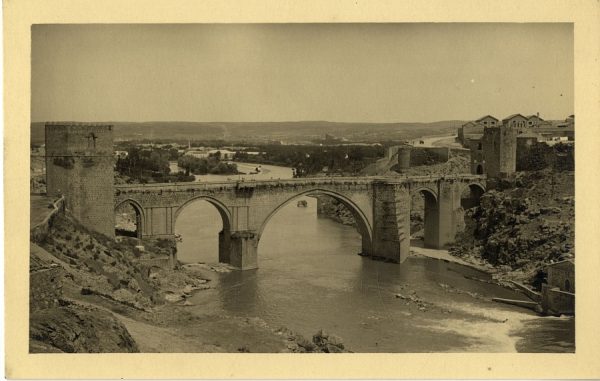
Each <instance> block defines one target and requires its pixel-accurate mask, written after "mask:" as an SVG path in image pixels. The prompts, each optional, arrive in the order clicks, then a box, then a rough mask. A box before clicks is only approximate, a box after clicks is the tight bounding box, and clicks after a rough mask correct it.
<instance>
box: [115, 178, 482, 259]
mask: <svg viewBox="0 0 600 381" xmlns="http://www.w3.org/2000/svg"><path fill="white" fill-rule="evenodd" d="M474 184H477V186H478V187H481V188H483V187H484V178H483V177H481V176H475V175H464V176H452V177H445V178H441V177H413V178H379V177H378V178H375V177H360V178H359V177H349V178H339V177H338V178H326V177H321V178H303V179H289V180H265V181H228V182H220V183H178V184H146V185H117V186H115V205H119V204H121V203H123V202H130V203H135V205H136V206H139V208H141V209H142V211H141V212H140V213H139V215H140V216H141V218H142V219H143V221H141V222H140V226H142V236H143V237H162V238H169V237H173V236H174V228H175V221H176V219H177V216H178V215H179V214H180V213H181V211H182V210H183V209H184V208H185V207H186V206H187V205H188V204H189V203H191V202H193V201H195V200H198V199H202V200H205V201H208V202H210V203H211V204H213V205H214V206H215V207H216V208H217V210H218V211H219V213H220V215H221V218H222V220H223V230H222V231H221V232H220V233H219V260H220V261H221V262H226V263H230V264H232V265H233V266H235V267H238V268H240V269H252V268H256V267H258V258H257V247H258V243H259V240H260V237H261V234H262V232H263V230H264V229H265V227H266V225H267V224H268V222H269V220H270V219H271V217H272V216H273V215H274V214H275V213H276V212H277V211H278V210H279V209H280V208H282V207H283V206H284V205H286V204H288V203H289V202H291V201H292V200H294V199H296V198H298V197H301V196H307V195H327V196H330V197H333V198H335V199H336V200H338V201H339V202H341V203H342V204H344V205H345V206H346V207H347V208H348V210H350V211H351V212H352V215H353V216H354V219H355V221H356V222H357V227H358V231H359V232H360V234H361V236H362V254H363V255H365V256H369V257H377V258H382V259H385V260H389V261H392V262H398V263H399V262H402V261H403V260H404V259H405V258H406V257H407V256H408V254H409V250H410V207H411V205H410V202H411V201H410V200H411V196H412V195H413V194H415V193H422V194H424V195H425V202H426V204H425V207H426V208H425V213H426V217H425V220H426V226H425V231H426V233H425V234H426V238H425V244H426V246H428V247H435V248H440V247H443V246H445V245H446V244H448V243H450V242H452V241H453V240H454V236H455V234H456V233H457V229H458V228H460V226H462V224H461V222H462V218H463V214H462V211H463V208H462V205H461V202H462V201H463V200H462V199H461V194H462V193H463V191H464V189H465V187H473V186H475V185H474Z"/></svg>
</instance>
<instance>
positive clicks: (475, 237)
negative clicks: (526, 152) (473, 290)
mask: <svg viewBox="0 0 600 381" xmlns="http://www.w3.org/2000/svg"><path fill="white" fill-rule="evenodd" d="M490 185H492V186H495V189H494V190H491V191H488V192H486V193H485V194H484V195H483V196H482V198H481V200H480V205H479V206H478V207H476V208H474V209H470V210H467V211H466V216H465V223H466V229H465V231H464V232H462V233H461V234H459V235H458V236H457V241H456V244H455V245H453V247H452V248H451V249H450V254H452V255H454V256H456V257H459V258H461V259H462V260H464V261H467V262H470V263H479V264H481V263H486V264H489V265H490V266H491V267H492V272H493V273H494V277H495V278H497V279H498V280H501V281H508V280H515V281H518V282H523V283H526V284H529V285H530V286H532V287H533V288H534V289H539V287H540V285H541V282H543V281H544V277H545V274H544V273H543V268H544V267H545V266H546V265H548V264H550V263H553V262H557V261H560V260H564V259H569V258H574V256H575V245H574V240H575V229H574V224H575V199H574V172H566V171H565V172H551V171H549V170H544V171H535V172H519V173H517V174H516V175H515V176H514V178H512V179H510V180H503V181H501V182H498V183H496V184H490Z"/></svg>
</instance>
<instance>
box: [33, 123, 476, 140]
mask: <svg viewBox="0 0 600 381" xmlns="http://www.w3.org/2000/svg"><path fill="white" fill-rule="evenodd" d="M106 123H110V124H113V125H114V126H115V139H120V140H130V139H151V140H165V139H168V140H187V139H192V140H195V139H197V140H200V139H202V140H212V139H223V140H227V141H241V140H243V141H254V142H261V141H268V140H282V141H285V142H295V143H298V142H304V141H309V140H312V139H317V138H323V137H324V136H325V134H330V135H334V136H336V137H340V138H342V137H343V138H346V139H348V140H349V141H354V142H377V141H381V140H388V139H389V140H392V139H413V138H417V137H420V136H424V135H437V134H446V133H453V132H456V129H457V128H458V127H460V126H461V125H462V124H464V123H465V122H464V121H460V120H449V121H440V122H432V123H404V122H402V123H339V122H326V121H301V122H140V123H136V122H106ZM31 142H32V143H36V144H42V143H43V142H44V123H43V122H36V123H32V124H31Z"/></svg>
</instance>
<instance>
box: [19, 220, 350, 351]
mask: <svg viewBox="0 0 600 381" xmlns="http://www.w3.org/2000/svg"><path fill="white" fill-rule="evenodd" d="M119 240H120V242H116V241H113V240H112V239H109V238H108V237H104V236H102V235H100V234H97V233H94V232H91V231H89V230H87V229H85V228H84V227H82V226H81V225H80V224H78V223H77V222H75V221H74V220H73V219H72V218H70V217H69V216H64V215H58V216H57V217H56V218H54V219H53V222H52V226H51V227H50V229H49V231H48V234H47V235H46V236H45V237H41V238H39V239H38V241H37V242H31V247H30V259H31V260H30V279H31V280H32V285H31V288H30V312H31V313H30V327H31V328H30V352H32V353H54V352H188V353H193V352H344V351H347V350H346V349H344V346H343V344H342V342H341V339H339V338H337V337H335V336H333V335H331V336H330V335H328V334H324V333H322V332H321V333H319V334H317V335H316V336H315V337H317V338H316V339H315V338H313V341H312V342H311V341H309V340H306V339H305V338H303V337H302V336H300V335H297V334H295V333H294V332H291V331H289V330H287V329H285V328H273V327H269V326H268V325H267V324H266V323H265V322H264V321H262V320H261V319H259V318H242V317H236V316H217V315H213V314H211V311H206V312H205V313H203V314H201V315H198V314H194V313H192V312H191V310H190V309H189V306H191V305H192V304H191V303H190V302H189V300H188V298H189V297H190V296H191V295H192V293H193V292H195V291H199V290H204V289H208V288H210V287H212V286H211V283H210V280H211V279H213V278H214V277H215V276H216V273H220V272H228V271H231V269H230V268H229V267H228V265H222V264H220V265H218V266H216V265H215V266H209V265H201V264H198V265H184V266H178V268H177V269H172V268H171V267H170V266H169V265H168V261H169V258H168V256H169V254H170V253H171V252H172V249H173V247H172V243H171V242H170V241H165V240H157V241H153V242H152V241H146V240H144V241H140V240H137V239H135V238H124V237H123V238H120V239H119ZM250 343H251V344H250Z"/></svg>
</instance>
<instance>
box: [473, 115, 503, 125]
mask: <svg viewBox="0 0 600 381" xmlns="http://www.w3.org/2000/svg"><path fill="white" fill-rule="evenodd" d="M475 122H476V123H478V124H480V125H481V126H483V127H496V126H497V125H498V122H499V120H498V119H496V118H494V117H493V116H491V115H486V116H482V117H481V118H479V119H477V120H476V121H475Z"/></svg>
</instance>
